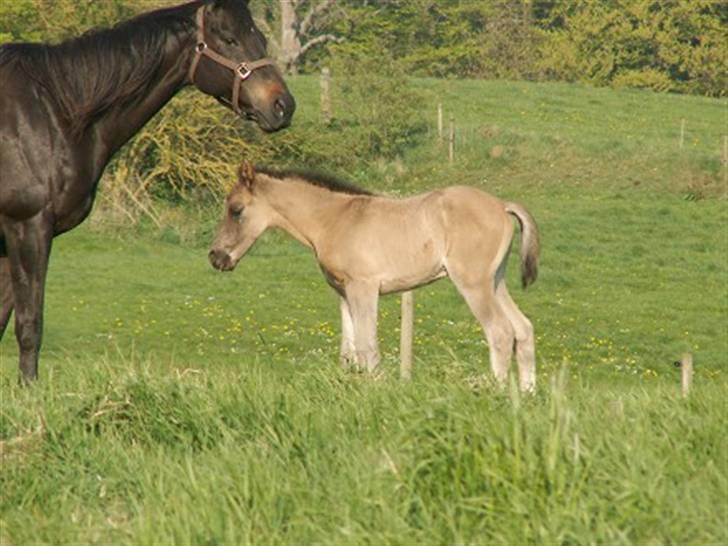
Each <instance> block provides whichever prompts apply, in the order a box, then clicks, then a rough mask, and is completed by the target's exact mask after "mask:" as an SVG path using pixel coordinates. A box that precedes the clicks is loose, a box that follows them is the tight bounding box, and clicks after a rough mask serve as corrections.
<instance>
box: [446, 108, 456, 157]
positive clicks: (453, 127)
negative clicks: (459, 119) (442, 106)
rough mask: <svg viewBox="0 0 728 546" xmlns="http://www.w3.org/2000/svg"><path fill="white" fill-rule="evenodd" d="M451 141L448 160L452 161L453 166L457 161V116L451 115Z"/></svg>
mask: <svg viewBox="0 0 728 546" xmlns="http://www.w3.org/2000/svg"><path fill="white" fill-rule="evenodd" d="M448 141H449V147H448V154H447V156H448V159H449V160H450V164H451V165H452V164H453V162H454V161H455V116H453V115H452V114H450V138H449V139H448Z"/></svg>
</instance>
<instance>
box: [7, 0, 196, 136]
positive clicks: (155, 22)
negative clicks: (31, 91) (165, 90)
mask: <svg viewBox="0 0 728 546" xmlns="http://www.w3.org/2000/svg"><path fill="white" fill-rule="evenodd" d="M197 5H198V4H196V3H190V4H186V5H184V6H177V7H172V8H165V9H160V10H157V11H153V12H150V13H145V14H142V15H139V16H137V17H134V18H132V19H129V20H127V21H123V22H121V23H119V24H118V25H116V26H114V27H111V28H105V29H97V30H91V31H89V32H87V33H86V34H83V35H81V36H79V37H77V38H71V39H69V40H65V41H63V42H61V43H59V44H48V43H13V44H6V45H3V46H0V65H2V64H6V63H15V64H16V66H17V67H19V68H20V69H22V70H23V71H24V72H25V74H26V75H27V76H29V77H30V78H32V79H33V80H35V81H36V82H37V83H38V84H40V85H42V86H43V87H45V88H46V89H47V91H48V95H49V96H50V97H52V98H53V99H54V100H55V102H56V103H57V104H58V106H59V108H60V110H61V113H62V115H63V117H64V118H66V120H67V121H68V122H69V123H70V124H71V128H72V130H73V132H74V133H76V134H78V133H80V132H81V131H83V130H84V129H85V128H86V127H87V126H88V124H89V123H90V122H91V121H92V120H93V118H94V116H96V115H97V114H99V113H101V112H103V111H104V110H106V109H107V108H109V107H110V106H111V105H113V104H118V103H123V102H124V101H127V100H130V99H132V98H134V97H136V96H138V95H140V94H143V92H144V90H145V88H146V87H147V85H149V83H150V79H151V77H152V76H153V75H154V73H155V72H156V71H157V70H159V68H160V65H161V62H162V60H163V53H164V44H165V41H166V39H167V37H168V33H169V32H177V31H180V30H184V29H188V28H191V27H192V26H194V21H193V17H192V14H193V12H194V11H195V9H196V7H197Z"/></svg>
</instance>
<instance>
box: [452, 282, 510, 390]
mask: <svg viewBox="0 0 728 546" xmlns="http://www.w3.org/2000/svg"><path fill="white" fill-rule="evenodd" d="M450 277H451V279H452V281H453V283H455V286H456V287H457V289H458V291H459V292H460V294H462V296H463V298H465V301H466V302H467V304H468V307H470V310H471V311H472V313H473V315H475V318H476V319H478V322H480V325H481V326H482V328H483V332H484V333H485V337H486V339H487V340H488V349H489V350H488V352H489V353H490V367H491V369H492V370H493V374H494V375H495V378H496V380H497V381H498V383H500V384H502V385H503V384H505V382H506V380H507V379H508V368H509V367H510V364H511V356H512V355H513V342H514V336H515V332H514V330H513V325H512V324H511V321H510V320H509V319H508V316H507V315H506V313H505V312H504V310H503V309H502V308H501V306H500V305H499V303H498V301H497V299H496V295H495V292H494V290H493V288H492V287H493V281H492V279H489V278H487V277H485V278H483V277H481V278H480V279H478V280H477V281H466V280H465V279H464V278H461V277H459V276H458V275H457V274H455V275H453V274H452V273H451V274H450Z"/></svg>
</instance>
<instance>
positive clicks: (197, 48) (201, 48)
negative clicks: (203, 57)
mask: <svg viewBox="0 0 728 546" xmlns="http://www.w3.org/2000/svg"><path fill="white" fill-rule="evenodd" d="M206 49H207V44H206V43H205V42H197V45H196V46H195V51H197V53H202V52H203V51H205V50H206Z"/></svg>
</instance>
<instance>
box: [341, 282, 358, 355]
mask: <svg viewBox="0 0 728 546" xmlns="http://www.w3.org/2000/svg"><path fill="white" fill-rule="evenodd" d="M339 308H340V310H341V353H340V357H339V358H340V362H341V367H342V368H344V369H348V368H349V367H350V366H351V365H352V364H354V363H355V361H356V346H355V345H354V323H353V322H352V320H351V312H350V311H349V304H348V303H347V302H346V298H344V297H343V296H340V297H339Z"/></svg>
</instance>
